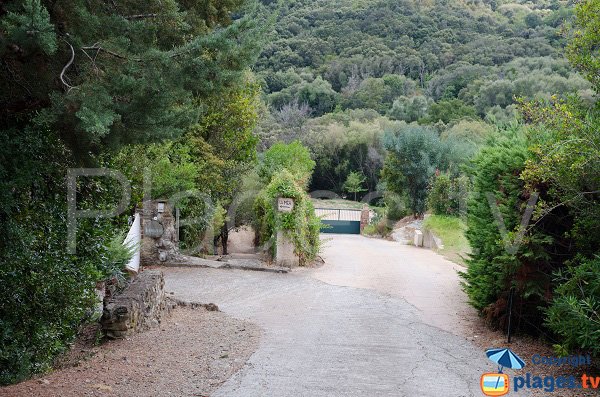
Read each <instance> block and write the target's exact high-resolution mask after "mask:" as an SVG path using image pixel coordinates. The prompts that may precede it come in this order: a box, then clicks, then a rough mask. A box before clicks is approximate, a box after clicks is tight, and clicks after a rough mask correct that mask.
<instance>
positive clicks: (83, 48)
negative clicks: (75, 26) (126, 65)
mask: <svg viewBox="0 0 600 397" xmlns="http://www.w3.org/2000/svg"><path fill="white" fill-rule="evenodd" d="M81 49H82V50H84V51H85V50H96V51H98V52H100V51H102V52H105V53H107V54H109V55H112V56H113V57H115V58H119V59H124V60H127V61H136V62H141V59H139V58H129V57H126V56H124V55H121V54H117V53H116V52H113V51H111V50H107V49H106V48H103V47H100V46H99V45H98V43H95V44H94V45H92V46H87V47H81Z"/></svg>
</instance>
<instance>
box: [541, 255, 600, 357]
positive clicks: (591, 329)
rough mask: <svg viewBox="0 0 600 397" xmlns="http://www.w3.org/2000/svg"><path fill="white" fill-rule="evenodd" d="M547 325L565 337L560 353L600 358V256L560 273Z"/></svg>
mask: <svg viewBox="0 0 600 397" xmlns="http://www.w3.org/2000/svg"><path fill="white" fill-rule="evenodd" d="M556 282H557V284H559V286H558V288H557V289H556V291H555V296H554V299H553V301H552V304H551V305H550V307H549V308H548V310H547V312H546V313H547V318H546V324H547V325H548V327H549V328H550V329H551V330H553V331H554V332H555V333H556V334H558V335H560V336H561V337H562V343H561V345H560V346H557V347H560V350H562V351H573V350H579V349H583V350H587V351H590V352H591V353H592V354H593V355H594V356H596V357H600V257H596V259H593V260H587V261H585V262H583V263H581V264H579V265H578V266H571V267H569V268H567V269H566V270H565V271H562V272H559V273H558V277H557V279H556Z"/></svg>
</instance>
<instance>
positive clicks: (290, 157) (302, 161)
mask: <svg viewBox="0 0 600 397" xmlns="http://www.w3.org/2000/svg"><path fill="white" fill-rule="evenodd" d="M314 167H315V162H314V161H313V160H312V158H311V157H310V152H309V151H308V149H307V148H306V147H304V146H303V145H302V143H300V142H299V141H294V142H292V143H290V144H285V143H276V144H275V145H273V146H271V147H270V148H269V150H267V151H266V152H265V153H264V154H263V158H262V161H261V163H260V166H259V168H258V175H259V176H260V177H261V179H262V180H263V182H264V183H269V182H270V181H271V180H272V179H273V176H274V175H275V174H277V173H279V172H280V171H282V170H284V169H286V170H288V172H289V173H290V174H292V175H293V176H294V179H295V181H296V182H297V183H298V184H299V185H300V186H307V184H308V182H309V181H310V176H311V174H312V171H313V169H314Z"/></svg>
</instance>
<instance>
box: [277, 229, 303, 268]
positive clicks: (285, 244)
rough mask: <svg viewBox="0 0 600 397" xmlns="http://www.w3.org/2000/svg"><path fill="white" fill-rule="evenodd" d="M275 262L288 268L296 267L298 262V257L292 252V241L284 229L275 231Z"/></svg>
mask: <svg viewBox="0 0 600 397" xmlns="http://www.w3.org/2000/svg"><path fill="white" fill-rule="evenodd" d="M275 262H276V263H277V266H281V267H289V268H294V267H297V266H298V265H299V264H300V259H299V258H298V255H296V253H295V252H294V242H293V241H292V239H291V238H290V237H289V235H288V232H287V231H285V230H278V231H277V246H276V247H275Z"/></svg>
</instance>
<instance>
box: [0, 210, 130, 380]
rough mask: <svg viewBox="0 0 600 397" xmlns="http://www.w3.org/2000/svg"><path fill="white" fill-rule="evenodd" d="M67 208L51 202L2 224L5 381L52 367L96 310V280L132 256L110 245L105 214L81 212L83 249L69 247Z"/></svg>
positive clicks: (0, 351) (0, 371) (0, 366)
mask: <svg viewBox="0 0 600 397" xmlns="http://www.w3.org/2000/svg"><path fill="white" fill-rule="evenodd" d="M65 215H66V211H65V209H64V208H62V207H61V206H58V205H49V204H46V205H44V206H43V207H37V208H36V210H35V211H31V212H30V213H29V214H27V215H24V216H23V217H19V219H18V221H16V222H15V221H9V222H7V223H4V224H3V228H4V230H5V234H4V243H3V246H2V249H1V250H0V258H1V261H2V266H0V294H1V296H2V299H1V300H0V301H1V303H0V384H9V383H14V382H17V381H20V380H23V379H25V378H27V377H29V376H31V375H32V374H33V373H37V372H44V371H47V370H48V369H50V366H51V364H52V362H53V359H54V357H56V355H57V354H59V353H61V352H63V351H64V350H66V349H67V347H68V344H69V343H70V342H71V341H72V340H73V338H74V337H75V335H76V333H77V329H78V326H79V325H80V324H81V323H82V321H85V319H86V318H87V315H89V314H91V308H92V307H93V306H94V304H95V303H96V302H95V300H96V295H95V293H94V288H95V285H96V282H97V281H101V280H103V279H105V278H106V276H107V275H114V274H115V272H116V269H117V268H118V266H121V265H122V264H123V262H124V261H126V260H128V258H129V257H128V256H126V255H125V253H124V252H122V251H117V250H114V249H111V248H110V245H111V243H110V240H111V239H110V236H112V235H113V234H114V226H113V225H111V224H110V222H108V221H106V220H100V221H96V220H82V221H81V222H80V224H79V228H78V235H77V239H78V245H77V255H70V254H68V253H67V252H66V246H67V245H66V238H67V236H66V235H67V231H66V219H65ZM119 237H120V236H119ZM121 241H122V240H121Z"/></svg>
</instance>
